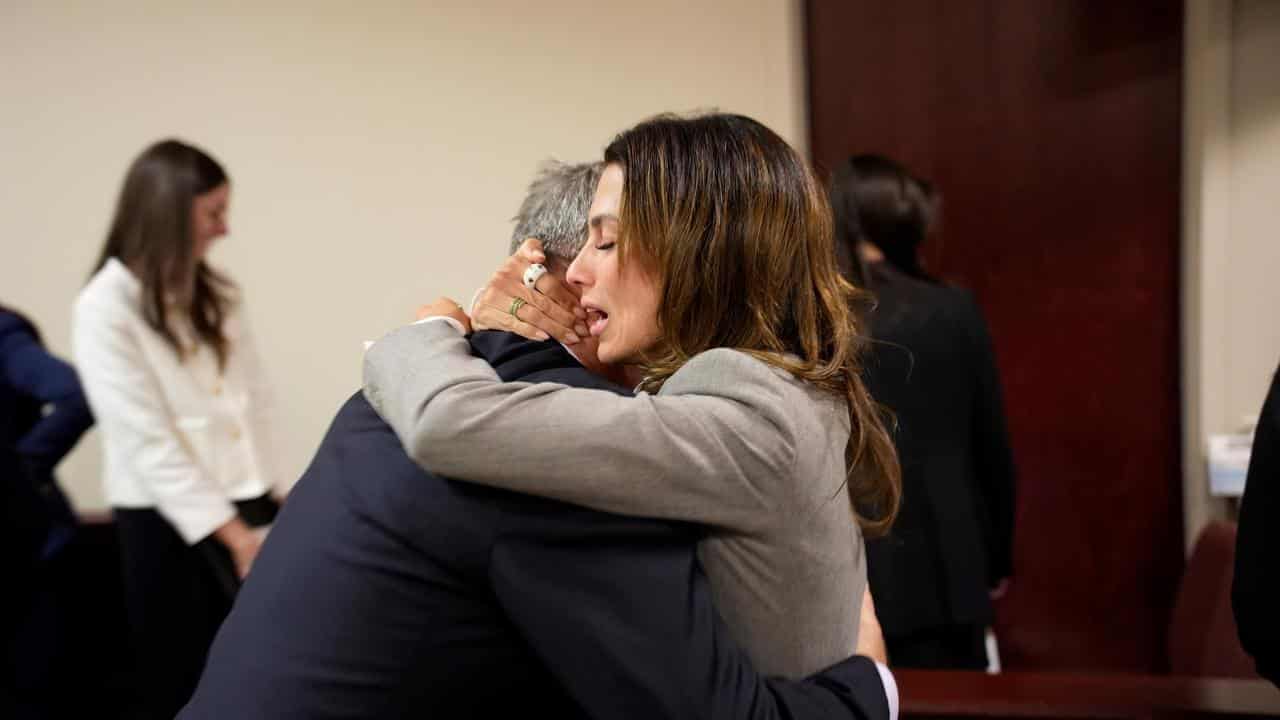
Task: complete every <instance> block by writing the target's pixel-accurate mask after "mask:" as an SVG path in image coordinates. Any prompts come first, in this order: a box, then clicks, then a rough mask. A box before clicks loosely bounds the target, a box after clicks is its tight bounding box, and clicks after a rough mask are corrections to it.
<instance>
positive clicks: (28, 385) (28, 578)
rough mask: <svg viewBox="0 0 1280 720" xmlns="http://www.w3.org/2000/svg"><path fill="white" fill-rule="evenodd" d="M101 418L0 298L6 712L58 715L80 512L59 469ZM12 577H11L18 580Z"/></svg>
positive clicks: (0, 704)
mask: <svg viewBox="0 0 1280 720" xmlns="http://www.w3.org/2000/svg"><path fill="white" fill-rule="evenodd" d="M91 425H93V416H92V415H90V414H89V407H88V405H86V404H85V400H84V395H83V393H81V391H80V381H79V380H78V379H77V378H76V373H75V370H72V369H71V366H70V365H68V364H67V363H65V362H63V361H62V360H60V359H59V358H57V357H54V356H53V355H51V354H50V353H49V351H48V350H46V349H45V347H44V345H43V344H42V343H41V342H40V333H39V332H38V331H37V330H36V327H35V325H34V324H32V323H31V322H30V321H29V320H27V319H26V318H25V317H23V316H22V315H20V314H18V313H17V312H14V311H13V310H10V309H8V308H5V307H4V306H0V485H2V486H0V506H2V507H3V508H4V511H3V513H4V514H3V533H4V535H3V538H4V540H3V543H4V548H3V557H4V572H5V575H6V577H7V582H6V586H8V588H9V590H7V591H6V592H5V595H6V604H8V603H12V609H11V610H10V611H9V612H6V613H4V617H5V622H4V625H3V627H4V648H5V656H4V675H3V680H0V682H2V683H3V689H0V693H4V695H5V697H0V715H3V716H5V717H21V718H26V717H54V716H55V715H56V710H55V701H56V699H57V692H56V691H57V680H58V673H59V665H60V664H61V663H62V662H63V661H65V659H66V654H65V653H66V649H67V638H66V637H65V635H64V632H63V631H64V628H65V625H66V624H65V622H64V620H65V618H63V617H62V613H61V608H62V602H61V599H62V598H60V597H59V594H58V592H57V589H58V586H59V580H60V577H62V575H63V573H64V571H63V570H62V563H61V562H60V560H61V558H62V556H63V555H64V554H65V553H64V552H63V551H64V550H65V548H66V547H67V544H68V543H69V542H70V541H71V538H72V536H73V535H74V532H75V525H76V519H75V513H74V512H73V511H72V509H71V505H70V504H69V503H68V502H67V498H66V496H65V495H63V493H62V491H61V490H60V489H59V488H58V485H57V483H56V482H55V481H54V476H53V470H54V468H55V467H57V465H58V463H59V462H61V460H62V458H63V457H65V456H66V454H67V453H68V452H70V451H71V448H73V447H75V444H76V443H77V442H78V441H79V440H80V437H81V436H82V435H84V433H85V431H86V430H88V429H89V427H90V426H91ZM10 583H12V584H10Z"/></svg>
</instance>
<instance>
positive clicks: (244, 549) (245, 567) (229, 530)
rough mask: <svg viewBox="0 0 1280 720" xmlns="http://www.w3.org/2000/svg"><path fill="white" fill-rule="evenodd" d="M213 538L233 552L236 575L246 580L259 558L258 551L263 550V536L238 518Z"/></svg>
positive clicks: (223, 527) (214, 533) (218, 530)
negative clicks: (254, 562)
mask: <svg viewBox="0 0 1280 720" xmlns="http://www.w3.org/2000/svg"><path fill="white" fill-rule="evenodd" d="M213 536H214V537H215V538H217V540H218V542H220V543H222V544H223V545H225V546H226V548H227V550H229V551H230V552H231V560H232V561H233V562H234V563H235V566H236V575H238V576H239V577H240V579H241V580H244V579H245V576H247V575H248V574H249V569H250V568H252V567H253V561H254V560H255V559H257V557H258V550H259V549H261V548H262V536H261V535H259V534H258V533H255V532H254V531H253V530H252V529H251V528H250V527H249V526H248V525H246V524H245V522H244V521H243V520H241V519H240V518H238V517H237V518H232V519H230V520H228V521H227V522H226V523H225V524H224V525H223V526H222V527H220V528H218V529H217V530H215V531H214V532H213Z"/></svg>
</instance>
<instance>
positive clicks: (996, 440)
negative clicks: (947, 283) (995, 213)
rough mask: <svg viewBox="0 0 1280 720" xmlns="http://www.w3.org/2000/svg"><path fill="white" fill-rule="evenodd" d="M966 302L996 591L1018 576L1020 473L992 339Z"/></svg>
mask: <svg viewBox="0 0 1280 720" xmlns="http://www.w3.org/2000/svg"><path fill="white" fill-rule="evenodd" d="M963 297H964V300H965V303H964V310H965V316H964V320H965V327H966V328H967V329H968V334H969V339H970V343H971V357H972V358H973V362H974V365H973V371H974V374H975V377H976V379H975V384H976V389H975V391H974V396H973V397H974V400H973V415H972V418H971V421H972V424H971V427H972V433H973V459H974V465H975V467H974V477H975V479H976V480H977V483H978V490H979V493H980V494H981V498H982V503H983V506H984V508H985V510H986V517H985V519H986V528H985V530H986V534H985V537H986V540H987V574H988V577H987V582H988V585H990V586H992V587H994V586H995V585H996V584H997V583H999V582H1000V580H1002V579H1004V578H1007V577H1009V576H1010V575H1012V574H1013V526H1014V515H1015V509H1016V506H1015V499H1016V471H1015V469H1014V464H1013V451H1012V450H1011V449H1010V447H1009V430H1008V427H1007V423H1006V422H1005V414H1004V392H1003V390H1002V388H1001V385H1000V372H999V370H998V369H997V366H996V354H995V348H994V344H993V343H992V341H991V333H990V331H989V330H988V329H987V321H986V319H985V318H984V317H983V316H982V310H981V309H979V307H978V304H977V303H976V302H975V301H974V300H973V297H972V296H971V295H969V294H968V293H964V295H963Z"/></svg>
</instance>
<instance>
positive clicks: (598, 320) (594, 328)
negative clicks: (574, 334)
mask: <svg viewBox="0 0 1280 720" xmlns="http://www.w3.org/2000/svg"><path fill="white" fill-rule="evenodd" d="M608 324H609V313H607V312H605V311H603V310H597V309H595V308H591V307H589V308H587V329H588V330H590V331H591V336H592V337H600V333H602V332H604V326H605V325H608Z"/></svg>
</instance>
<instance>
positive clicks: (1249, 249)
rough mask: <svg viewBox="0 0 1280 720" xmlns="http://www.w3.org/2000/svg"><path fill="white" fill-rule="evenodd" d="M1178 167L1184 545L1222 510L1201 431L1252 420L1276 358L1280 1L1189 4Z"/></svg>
mask: <svg viewBox="0 0 1280 720" xmlns="http://www.w3.org/2000/svg"><path fill="white" fill-rule="evenodd" d="M1186 7H1187V43H1186V52H1187V76H1186V77H1187V85H1186V89H1187V93H1186V116H1185V118H1186V143H1185V156H1184V158H1185V170H1184V190H1185V196H1184V209H1185V215H1184V258H1183V259H1184V266H1183V269H1184V281H1183V300H1184V306H1183V312H1184V400H1185V416H1184V432H1185V437H1184V440H1185V445H1186V447H1185V455H1184V464H1185V475H1186V487H1185V509H1186V525H1187V540H1188V542H1191V541H1192V540H1193V539H1194V537H1195V534H1196V532H1197V531H1198V530H1199V528H1200V527H1201V526H1202V525H1203V523H1204V522H1206V521H1207V520H1208V519H1210V518H1211V517H1214V516H1218V515H1221V514H1222V513H1223V506H1222V504H1221V503H1220V502H1215V501H1212V500H1210V499H1209V496H1208V491H1207V485H1206V481H1205V455H1204V446H1205V438H1206V436H1207V435H1208V434H1209V433H1220V432H1232V431H1234V430H1236V428H1237V427H1238V426H1239V425H1240V424H1241V422H1242V421H1243V420H1244V418H1245V417H1247V416H1251V415H1256V414H1257V413H1258V410H1259V408H1261V406H1262V400H1263V397H1264V396H1265V394H1266V391H1267V386H1268V384H1269V383H1270V380H1271V375H1272V373H1273V372H1274V371H1275V369H1276V364H1277V362H1280V322H1278V321H1277V316H1276V313H1277V309H1278V308H1280V283H1278V282H1277V280H1276V272H1277V270H1280V242H1278V241H1277V231H1278V229H1280V80H1278V79H1277V76H1276V71H1277V69H1278V68H1280V3H1277V2H1274V1H1273V0H1189V2H1188V3H1187V6H1186Z"/></svg>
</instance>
